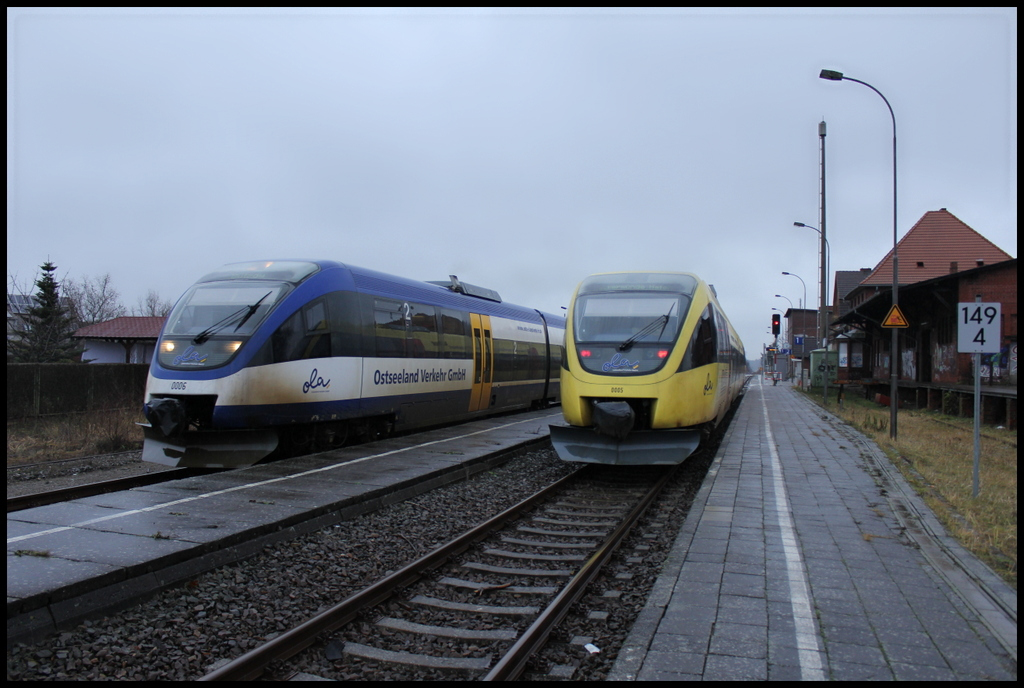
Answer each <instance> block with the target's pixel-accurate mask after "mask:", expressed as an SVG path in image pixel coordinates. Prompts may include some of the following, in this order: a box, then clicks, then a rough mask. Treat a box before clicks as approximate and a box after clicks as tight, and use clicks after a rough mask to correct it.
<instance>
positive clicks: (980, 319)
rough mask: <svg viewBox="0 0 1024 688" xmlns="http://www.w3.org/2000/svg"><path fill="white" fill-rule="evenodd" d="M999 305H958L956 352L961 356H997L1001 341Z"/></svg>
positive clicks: (974, 303) (975, 303) (979, 303)
mask: <svg viewBox="0 0 1024 688" xmlns="http://www.w3.org/2000/svg"><path fill="white" fill-rule="evenodd" d="M1000 306H1001V304H999V303H981V302H978V301H975V302H972V303H958V304H957V305H956V307H957V321H958V323H959V328H958V329H957V341H956V350H957V351H958V352H960V353H962V354H997V353H999V345H1000V343H1001V341H1000V340H1001V339H1002V320H1001V319H1000V317H999V316H1000Z"/></svg>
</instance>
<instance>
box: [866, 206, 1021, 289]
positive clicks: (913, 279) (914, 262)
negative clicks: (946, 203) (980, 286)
mask: <svg viewBox="0 0 1024 688" xmlns="http://www.w3.org/2000/svg"><path fill="white" fill-rule="evenodd" d="M896 248H897V250H898V252H899V283H900V286H903V285H908V284H916V283H918V282H923V281H925V280H930V279H934V278H936V277H943V276H944V275H950V274H953V273H956V272H962V271H964V270H971V269H973V268H978V267H982V266H985V265H992V264H993V263H1001V262H1003V261H1005V260H1012V259H1013V256H1011V255H1010V254H1009V253H1007V252H1006V251H1004V250H1003V249H1001V248H999V247H998V246H996V245H995V244H993V243H992V242H991V241H989V240H988V239H986V238H985V237H983V236H982V235H981V234H979V233H978V232H976V231H975V230H974V229H972V228H971V227H970V226H968V225H967V224H966V223H964V222H963V221H962V220H960V218H958V217H957V216H956V215H954V214H953V213H951V212H949V211H948V210H946V209H945V208H941V209H939V210H929V211H928V212H926V213H925V214H924V215H923V216H922V217H921V219H920V220H918V221H917V224H915V225H914V226H913V227H911V228H910V231H909V232H907V233H906V235H904V237H903V238H902V239H900V241H899V243H897V244H896ZM892 263H893V261H892V251H891V250H890V251H889V252H888V253H887V254H886V255H885V257H884V258H882V260H881V262H879V263H878V265H876V266H875V268H874V270H872V271H871V272H870V274H868V276H867V277H865V278H864V279H862V280H861V281H860V284H859V285H857V287H855V288H854V289H853V290H851V291H850V293H849V295H848V296H847V297H846V298H847V299H848V300H849V301H850V304H851V306H852V307H854V308H856V307H857V306H859V305H861V304H863V303H864V302H866V301H868V300H870V299H871V298H873V297H874V296H875V295H876V294H878V293H882V292H884V293H886V294H887V293H888V292H889V291H891V290H892Z"/></svg>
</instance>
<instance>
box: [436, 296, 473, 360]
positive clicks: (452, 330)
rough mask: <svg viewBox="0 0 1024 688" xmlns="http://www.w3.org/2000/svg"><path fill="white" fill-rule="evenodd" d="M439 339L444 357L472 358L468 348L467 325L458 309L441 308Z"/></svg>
mask: <svg viewBox="0 0 1024 688" xmlns="http://www.w3.org/2000/svg"><path fill="white" fill-rule="evenodd" d="M441 341H442V343H443V345H444V352H443V355H444V357H445V358H472V357H473V353H472V351H471V350H470V348H469V346H470V345H469V325H468V324H467V323H466V318H465V314H464V313H461V312H460V311H452V310H448V309H447V308H442V309H441Z"/></svg>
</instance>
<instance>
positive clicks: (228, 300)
mask: <svg viewBox="0 0 1024 688" xmlns="http://www.w3.org/2000/svg"><path fill="white" fill-rule="evenodd" d="M289 288H290V285H289V284H286V283H281V282H234V281H228V282H205V283H200V284H197V285H195V286H194V287H192V288H191V289H190V290H189V291H188V293H186V294H185V296H183V297H182V299H181V300H180V301H179V302H178V305H176V306H175V307H174V310H173V311H171V315H170V316H169V317H168V318H167V327H166V328H165V330H164V335H165V336H166V335H178V336H181V335H189V336H191V337H193V338H194V340H195V341H194V342H193V343H195V344H202V343H204V341H205V340H206V339H209V338H210V337H212V336H214V335H216V334H218V333H224V334H228V335H230V336H232V337H239V336H247V335H250V334H252V333H253V331H254V330H255V329H256V327H257V326H259V324H260V323H261V322H263V319H264V318H265V317H266V316H267V314H268V313H270V311H271V310H273V308H274V306H275V305H276V304H277V302H278V301H279V300H280V299H281V297H282V296H283V295H284V294H286V293H287V292H288V290H289Z"/></svg>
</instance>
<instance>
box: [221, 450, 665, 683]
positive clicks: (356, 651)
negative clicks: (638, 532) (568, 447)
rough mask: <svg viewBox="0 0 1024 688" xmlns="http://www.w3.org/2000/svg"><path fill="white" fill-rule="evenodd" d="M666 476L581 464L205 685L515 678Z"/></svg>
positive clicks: (240, 660)
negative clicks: (358, 677) (313, 677)
mask: <svg viewBox="0 0 1024 688" xmlns="http://www.w3.org/2000/svg"><path fill="white" fill-rule="evenodd" d="M672 473H673V471H671V470H666V469H663V468H650V469H644V470H636V469H633V470H630V471H629V474H628V475H626V476H624V474H623V471H622V469H621V468H619V469H609V468H607V467H597V466H590V467H586V468H584V469H581V470H580V471H578V472H577V473H575V474H573V475H570V476H568V477H566V478H563V479H562V480H560V481H558V482H557V483H555V484H554V485H552V486H550V487H548V488H546V489H545V490H542V491H540V492H538V493H537V494H535V495H533V496H532V497H529V498H528V499H526V500H523V501H522V502H520V503H519V504H517V505H515V506H513V507H511V508H509V509H507V510H506V511H504V512H502V513H501V514H499V515H498V516H496V517H494V518H492V519H490V520H488V521H486V522H485V523H482V524H480V525H479V526H476V527H475V528H473V529H472V530H470V531H468V532H466V533H464V534H463V535H461V536H459V537H457V538H455V539H454V540H452V541H450V542H448V543H447V544H444V545H441V546H439V547H437V548H435V549H434V550H433V551H432V552H430V553H429V554H427V555H425V556H424V557H422V558H420V559H418V560H417V561H415V562H413V563H411V564H409V565H408V566H406V567H404V568H402V569H400V570H398V571H395V572H394V573H392V574H390V575H388V576H386V577H385V578H383V579H381V580H379V581H378V582H376V583H374V584H372V585H370V586H368V587H366V588H364V589H363V590H361V591H359V592H356V593H355V594H352V595H351V596H349V597H348V598H347V599H345V600H344V601H343V602H341V603H340V604H338V605H336V606H335V607H333V608H331V609H328V610H327V611H325V612H323V613H321V614H318V615H316V616H315V617H313V618H311V619H309V620H308V621H306V622H304V623H303V624H301V625H299V626H297V627H295V628H293V629H292V630H290V631H287V632H285V633H283V634H281V635H280V636H278V637H277V638H275V639H274V640H271V641H270V642H268V643H266V644H264V645H262V646H260V647H258V648H256V649H255V650H253V651H251V652H249V653H247V654H245V655H242V656H240V657H238V658H237V659H235V660H233V661H231V662H230V663H228V664H226V665H225V666H223V667H221V668H219V669H217V670H216V671H213V672H211V673H209V674H207V675H206V676H205V677H203V680H208V681H214V680H245V679H253V678H256V677H259V676H261V675H264V674H265V673H269V674H270V677H271V678H276V679H283V678H289V677H290V676H294V675H296V674H297V673H300V672H306V673H312V671H315V672H316V673H317V674H318V675H324V676H328V677H334V678H344V677H347V676H349V675H352V674H354V673H355V674H358V673H360V671H361V670H360V666H363V665H369V667H370V672H369V673H370V674H372V673H373V671H372V667H373V666H374V665H378V664H386V665H389V667H390V668H391V669H393V670H394V669H396V668H397V670H398V671H400V672H405V673H407V674H408V678H410V679H423V678H441V679H444V678H448V677H449V676H450V677H453V678H463V679H466V678H468V679H483V680H512V679H515V678H516V677H518V676H520V675H521V674H522V673H523V671H524V670H525V669H526V667H527V664H528V662H529V660H530V657H531V656H533V655H534V653H536V652H537V651H538V650H539V649H540V648H541V647H542V646H543V645H544V642H545V640H546V639H547V637H548V636H549V634H551V632H552V630H553V629H554V628H555V627H556V626H557V624H558V623H559V621H561V620H562V618H563V617H564V616H565V614H566V613H567V612H568V610H569V609H570V607H571V606H572V605H573V603H574V602H575V601H576V600H578V599H579V598H580V596H581V595H582V594H583V593H584V591H585V590H586V588H587V586H588V584H589V583H590V582H591V581H593V580H594V578H595V577H596V576H597V575H598V573H599V572H600V570H601V568H602V567H603V566H604V565H605V564H606V563H607V562H608V561H609V560H610V558H611V556H612V554H613V553H614V551H615V549H616V548H617V547H618V545H619V544H620V543H621V542H622V540H623V538H624V537H625V536H626V534H627V533H628V532H629V530H630V529H631V528H632V527H633V525H634V524H635V523H637V522H638V520H639V519H640V518H641V516H642V515H643V514H644V512H645V510H646V509H647V508H648V506H649V505H650V504H651V503H652V502H653V501H654V500H655V498H656V497H657V495H658V494H659V492H660V491H661V489H662V488H663V487H664V485H665V484H666V483H667V482H668V480H669V479H670V477H671V475H672ZM286 661H287V663H285V662H286ZM314 667H318V668H316V669H314ZM311 669H312V671H311ZM332 675H333V676H332Z"/></svg>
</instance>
